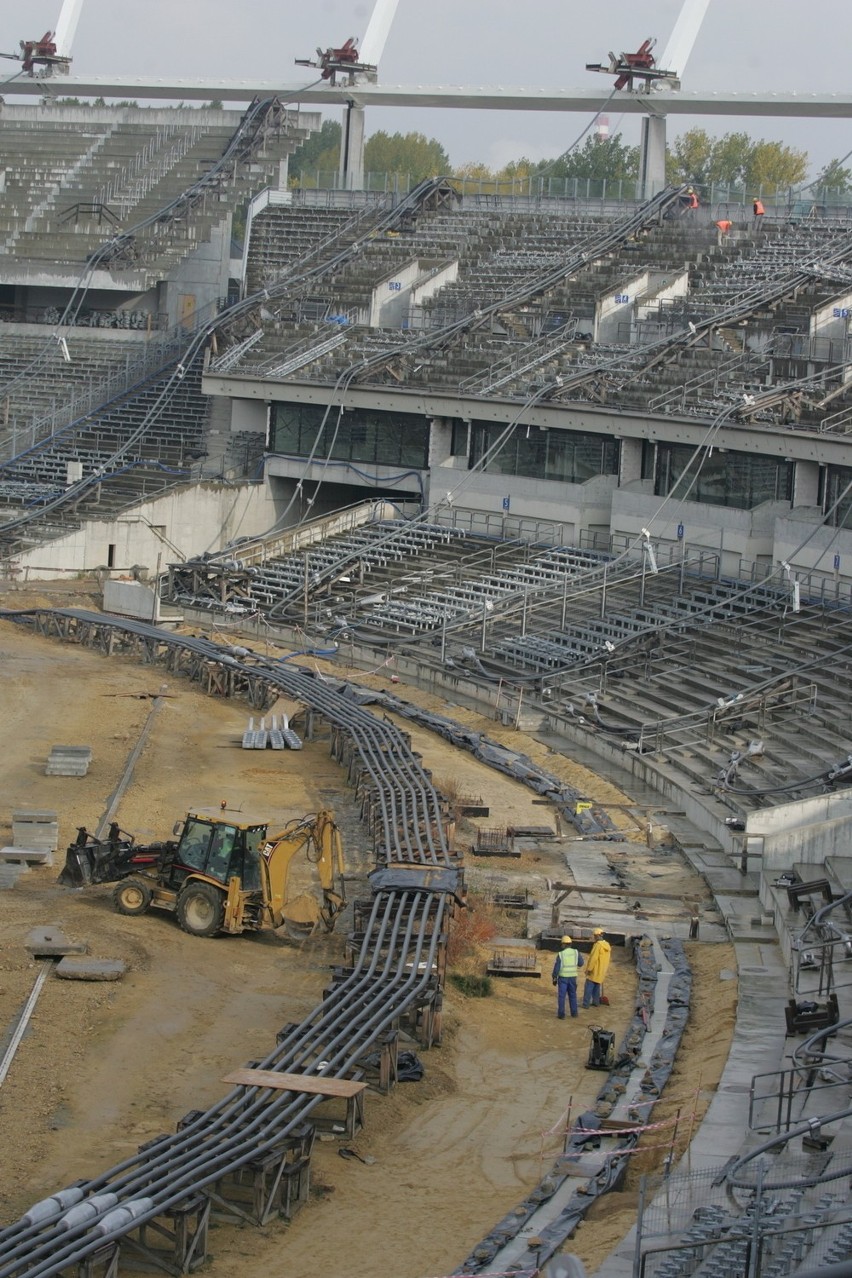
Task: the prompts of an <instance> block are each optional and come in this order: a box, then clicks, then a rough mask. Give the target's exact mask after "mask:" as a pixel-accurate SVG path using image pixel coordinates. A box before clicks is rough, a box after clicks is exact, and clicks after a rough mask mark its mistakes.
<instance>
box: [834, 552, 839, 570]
mask: <svg viewBox="0 0 852 1278" xmlns="http://www.w3.org/2000/svg"><path fill="white" fill-rule="evenodd" d="M834 571H835V572H840V556H839V555H835V556H834Z"/></svg>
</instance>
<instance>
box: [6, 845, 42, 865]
mask: <svg viewBox="0 0 852 1278" xmlns="http://www.w3.org/2000/svg"><path fill="white" fill-rule="evenodd" d="M0 862H2V863H3V864H5V865H53V853H52V852H46V851H44V850H41V849H39V848H13V847H6V848H0Z"/></svg>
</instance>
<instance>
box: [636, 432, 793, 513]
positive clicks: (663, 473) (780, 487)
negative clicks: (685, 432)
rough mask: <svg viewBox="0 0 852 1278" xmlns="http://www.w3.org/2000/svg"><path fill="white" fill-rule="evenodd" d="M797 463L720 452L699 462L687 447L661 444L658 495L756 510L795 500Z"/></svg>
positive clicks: (773, 458)
mask: <svg viewBox="0 0 852 1278" xmlns="http://www.w3.org/2000/svg"><path fill="white" fill-rule="evenodd" d="M793 470H794V463H793V462H790V461H785V460H784V459H782V458H776V457H758V456H755V455H754V454H752V453H736V452H725V451H723V450H720V449H716V450H715V451H713V453H712V455H710V454H709V453H708V454H707V455H706V456H704V457H703V458H702V459H700V460H699V461H696V459H695V450H694V449H693V448H692V447H690V446H689V445H688V444H659V445H658V448H657V476H656V482H655V485H654V491H655V493H656V494H657V496H668V495H672V496H673V497H676V498H680V499H681V500H684V501H695V502H699V503H704V504H705V505H710V506H730V507H732V508H734V509H737V510H753V509H754V508H755V506H760V505H762V504H763V503H764V502H768V501H792V499H793Z"/></svg>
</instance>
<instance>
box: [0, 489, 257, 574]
mask: <svg viewBox="0 0 852 1278" xmlns="http://www.w3.org/2000/svg"><path fill="white" fill-rule="evenodd" d="M276 517H277V510H276V507H275V504H274V500H273V494H272V493H271V491H270V489H269V488H268V487H267V486H266V485H265V484H243V485H240V486H235V485H232V484H229V485H224V484H218V483H203V484H198V485H196V486H195V487H194V488H189V489H180V490H179V491H178V490H175V491H173V492H170V493H167V494H166V495H164V496H163V497H159V498H157V499H156V500H153V501H149V502H143V503H141V504H140V505H139V506H135V507H134V508H133V509H132V510H129V511H125V512H123V513H122V514H121V515H120V516H119V517H118V518H116V519H110V520H90V521H89V522H88V523H87V524H86V525H85V527H83V528H81V529H79V531H77V532H75V533H71V534H70V535H69V536H67V537H62V538H59V539H57V540H56V541H51V542H48V543H46V544H45V545H44V546H38V547H36V548H35V549H33V550H31V551H29V552H28V553H27V554H25V555H21V556H20V557H19V558H17V559H16V561H15V563H16V572H15V577H16V579H17V580H19V581H30V580H50V579H52V578H56V577H61V576H63V575H66V574H67V575H74V574H78V573H88V572H93V571H94V570H95V569H96V568H102V567H105V566H106V565H107V564H108V563H109V562H110V558H112V567H113V569H114V570H115V571H117V572H122V571H124V572H127V571H129V570H130V569H131V568H138V567H141V568H145V569H147V571H148V572H149V573H151V574H153V573H155V572H156V571H157V566H158V564H159V565H160V567H161V568H162V567H163V566H165V565H166V564H168V563H174V562H176V561H178V560H179V559H188V558H191V557H193V556H194V555H200V554H202V553H203V552H204V551H215V550H221V549H222V547H223V546H225V545H227V543H228V542H229V541H232V540H234V539H235V538H237V537H252V536H258V535H259V534H260V533H263V532H265V531H266V530H267V529H268V528H270V527H271V526H272V525H273V524H274V523H275V520H276ZM110 547H112V548H113V549H112V554H111V555H110Z"/></svg>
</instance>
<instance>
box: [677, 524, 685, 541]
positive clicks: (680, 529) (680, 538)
mask: <svg viewBox="0 0 852 1278" xmlns="http://www.w3.org/2000/svg"><path fill="white" fill-rule="evenodd" d="M685 532H686V529H685V528H684V526H683V524H678V526H677V539H678V541H683V534H684V533H685Z"/></svg>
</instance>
